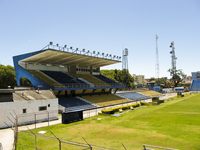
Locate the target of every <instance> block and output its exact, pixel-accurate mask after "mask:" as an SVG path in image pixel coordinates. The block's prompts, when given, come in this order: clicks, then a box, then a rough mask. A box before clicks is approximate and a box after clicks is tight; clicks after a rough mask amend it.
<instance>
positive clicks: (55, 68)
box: [19, 62, 68, 72]
mask: <svg viewBox="0 0 200 150" xmlns="http://www.w3.org/2000/svg"><path fill="white" fill-rule="evenodd" d="M19 65H20V66H22V67H23V68H25V69H27V70H48V71H63V72H68V67H67V66H63V67H60V66H59V65H58V66H53V65H43V64H30V63H24V62H19Z"/></svg>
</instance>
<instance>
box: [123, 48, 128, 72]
mask: <svg viewBox="0 0 200 150" xmlns="http://www.w3.org/2000/svg"><path fill="white" fill-rule="evenodd" d="M122 56H123V57H122V70H126V71H128V49H127V48H125V49H124V50H123V53H122Z"/></svg>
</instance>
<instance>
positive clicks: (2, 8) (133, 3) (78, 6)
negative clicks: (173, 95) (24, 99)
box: [0, 0, 200, 77]
mask: <svg viewBox="0 0 200 150" xmlns="http://www.w3.org/2000/svg"><path fill="white" fill-rule="evenodd" d="M155 34H158V35H159V40H158V46H159V57H160V76H169V73H168V72H167V70H168V69H169V68H170V66H171V60H170V54H169V51H170V48H169V45H170V42H171V41H175V47H176V49H175V50H176V55H177V57H178V60H177V68H179V69H183V71H184V72H185V73H186V74H188V75H190V73H191V72H192V71H197V70H200V1H199V0H184V1H183V0H166V1H163V0H0V41H1V42H0V43H1V46H0V52H1V55H0V63H1V64H10V65H12V64H13V63H12V56H14V55H18V54H23V53H26V52H32V51H36V50H39V49H41V48H43V47H44V46H45V45H46V44H47V43H48V42H49V41H53V42H54V43H59V44H60V45H64V44H67V45H70V46H73V47H78V48H85V49H89V50H97V51H101V52H106V53H111V54H116V55H121V53H122V50H123V49H124V48H128V49H129V57H128V59H129V70H130V72H131V73H134V74H144V75H145V76H146V77H153V76H155ZM121 66H122V65H121V64H117V65H112V66H108V67H106V68H109V69H110V68H118V69H121Z"/></svg>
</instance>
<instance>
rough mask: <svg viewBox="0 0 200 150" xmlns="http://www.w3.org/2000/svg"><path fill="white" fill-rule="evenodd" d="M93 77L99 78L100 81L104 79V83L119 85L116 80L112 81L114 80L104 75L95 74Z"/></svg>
mask: <svg viewBox="0 0 200 150" xmlns="http://www.w3.org/2000/svg"><path fill="white" fill-rule="evenodd" d="M95 77H96V78H98V79H100V80H102V81H104V82H106V83H109V84H111V85H121V84H120V83H118V82H116V81H114V80H112V79H110V78H107V77H105V76H104V75H95Z"/></svg>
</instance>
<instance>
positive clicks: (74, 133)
mask: <svg viewBox="0 0 200 150" xmlns="http://www.w3.org/2000/svg"><path fill="white" fill-rule="evenodd" d="M97 118H101V120H99V119H97ZM50 129H51V130H52V131H53V132H54V133H55V134H56V136H58V137H59V138H63V139H65V140H70V141H76V142H81V143H84V141H83V139H82V138H81V137H84V138H85V139H86V140H87V142H88V143H90V144H93V145H98V146H104V147H108V148H113V149H117V150H120V149H123V147H122V143H123V144H124V145H125V146H126V148H127V149H128V150H135V149H142V145H143V144H150V145H158V146H163V147H171V148H176V149H184V150H198V149H200V95H199V94H196V95H188V96H186V97H184V98H175V99H173V100H171V101H168V102H166V103H164V104H161V105H159V106H147V107H139V108H138V109H136V110H131V111H129V112H125V113H123V114H122V115H121V116H119V117H114V116H111V115H99V116H96V117H92V118H89V119H86V120H83V121H80V122H76V123H71V124H66V125H65V124H59V125H54V126H51V127H50ZM32 131H33V132H35V133H37V132H38V131H47V133H46V134H45V135H48V136H52V135H51V133H50V132H49V131H48V128H47V127H44V128H39V129H36V130H32ZM22 145H27V146H22ZM37 145H38V148H39V149H42V150H47V149H48V150H49V149H50V150H51V149H52V150H55V149H58V142H57V141H56V140H52V139H47V138H43V137H38V139H37ZM23 147H24V149H26V150H29V149H34V136H33V135H31V134H30V133H28V131H26V132H20V133H19V138H18V149H22V148H23ZM63 149H69V150H72V149H83V148H81V147H76V146H70V145H68V144H62V150H63Z"/></svg>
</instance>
